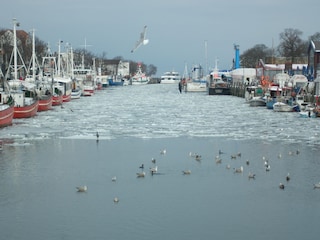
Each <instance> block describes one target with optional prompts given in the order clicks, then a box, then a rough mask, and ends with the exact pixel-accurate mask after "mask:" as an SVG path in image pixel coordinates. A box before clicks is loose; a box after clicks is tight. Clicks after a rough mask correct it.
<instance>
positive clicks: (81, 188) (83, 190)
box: [77, 185, 88, 192]
mask: <svg viewBox="0 0 320 240" xmlns="http://www.w3.org/2000/svg"><path fill="white" fill-rule="evenodd" d="M77 189H78V192H86V191H87V190H88V187H87V186H86V185H84V186H81V187H77Z"/></svg>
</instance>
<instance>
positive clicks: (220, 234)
mask: <svg viewBox="0 0 320 240" xmlns="http://www.w3.org/2000/svg"><path fill="white" fill-rule="evenodd" d="M71 110H72V111H71ZM318 120H319V119H300V118H299V117H298V115H297V114H295V113H284V114H283V113H274V112H272V111H269V110H267V109H264V108H250V107H249V106H248V105H246V104H244V99H241V98H236V97H231V96H207V95H206V94H203V93H196V94H189V93H188V94H179V93H178V89H177V86H173V85H147V86H132V87H131V86H128V87H123V88H114V89H108V90H106V91H101V92H98V93H97V94H96V95H95V96H93V97H88V98H81V99H79V100H74V101H72V102H70V103H66V104H65V105H64V108H55V109H54V110H52V111H50V112H41V113H39V114H38V116H37V117H35V118H32V119H27V120H26V119H25V120H15V124H14V125H13V126H11V127H8V128H5V129H2V130H0V132H1V138H4V139H5V144H4V146H3V150H2V151H1V152H0V189H1V191H0V211H1V217H0V225H1V226H2V228H1V229H2V231H1V236H2V237H3V238H4V239H213V238H216V239H280V238H284V239H299V240H300V239H316V237H317V236H318V235H319V233H320V230H319V228H318V217H319V213H320V210H319V209H320V206H319V202H320V201H319V200H320V191H318V190H319V189H313V184H314V183H315V182H319V181H320V174H319V171H318V169H319V167H320V166H319V165H320V162H319V157H318V156H319V151H320V150H319V136H318V129H319V121H318ZM97 131H98V132H99V141H96V132H97ZM164 148H165V149H166V154H160V150H161V149H164ZM219 150H220V151H222V152H223V153H222V154H221V155H220V158H221V163H217V162H216V157H217V155H218V154H219ZM297 150H298V152H297ZM190 152H192V153H197V154H199V155H201V160H199V161H197V160H196V159H194V158H193V157H191V156H190V154H189V153H190ZM239 152H240V153H241V157H240V156H237V157H236V158H234V159H233V158H231V155H237V153H239ZM152 158H155V159H156V163H153V162H152V161H151V159H152ZM265 160H267V161H268V163H269V164H270V166H271V168H270V171H266V169H265V165H264V162H265ZM141 164H144V169H140V168H139V166H141ZM227 165H230V168H229V169H228V168H227ZM154 166H158V173H157V174H154V175H151V174H150V171H149V168H150V167H154ZM241 166H243V169H244V171H243V173H234V168H239V167H241ZM183 170H191V174H190V175H184V174H182V171H183ZM140 171H145V172H146V176H145V177H144V178H137V177H136V173H137V172H140ZM249 172H251V173H254V174H256V177H255V179H249V178H248V174H249ZM288 173H289V174H290V177H291V179H290V181H288V182H287V181H286V179H285V178H286V176H287V174H288ZM114 176H116V181H112V177H114ZM280 182H282V183H284V184H285V189H284V190H281V189H279V184H280ZM79 185H87V186H88V191H87V192H85V193H78V192H77V190H76V186H79ZM115 197H118V198H119V202H118V203H114V202H113V199H114V198H115Z"/></svg>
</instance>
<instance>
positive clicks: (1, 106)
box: [0, 91, 14, 128]
mask: <svg viewBox="0 0 320 240" xmlns="http://www.w3.org/2000/svg"><path fill="white" fill-rule="evenodd" d="M13 114H14V102H13V99H12V97H11V96H7V95H6V94H5V93H4V92H2V91H1V92H0V128H3V127H6V126H10V125H11V124H12V119H13Z"/></svg>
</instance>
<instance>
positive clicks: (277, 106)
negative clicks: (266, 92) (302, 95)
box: [273, 102, 293, 112]
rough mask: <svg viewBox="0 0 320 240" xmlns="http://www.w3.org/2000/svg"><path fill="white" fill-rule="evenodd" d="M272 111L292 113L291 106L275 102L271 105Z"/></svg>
mask: <svg viewBox="0 0 320 240" xmlns="http://www.w3.org/2000/svg"><path fill="white" fill-rule="evenodd" d="M273 111H275V112H293V106H290V105H289V104H286V103H283V102H276V103H275V104H273Z"/></svg>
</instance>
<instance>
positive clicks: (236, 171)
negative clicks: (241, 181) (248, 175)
mask: <svg viewBox="0 0 320 240" xmlns="http://www.w3.org/2000/svg"><path fill="white" fill-rule="evenodd" d="M234 172H235V173H243V167H242V166H241V167H240V168H235V169H234Z"/></svg>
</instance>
